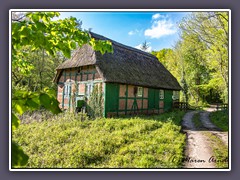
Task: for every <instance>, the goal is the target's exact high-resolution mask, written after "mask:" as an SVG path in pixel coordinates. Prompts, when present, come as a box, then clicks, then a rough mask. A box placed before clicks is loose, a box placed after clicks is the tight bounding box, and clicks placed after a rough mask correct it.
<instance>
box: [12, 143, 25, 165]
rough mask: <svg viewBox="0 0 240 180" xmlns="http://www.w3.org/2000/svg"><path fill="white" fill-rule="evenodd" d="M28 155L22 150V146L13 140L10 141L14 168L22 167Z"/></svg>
mask: <svg viewBox="0 0 240 180" xmlns="http://www.w3.org/2000/svg"><path fill="white" fill-rule="evenodd" d="M28 159H29V157H28V156H27V155H26V154H25V153H24V152H23V150H22V148H21V147H20V146H18V145H17V144H16V143H15V142H12V164H13V166H14V168H21V167H24V166H25V165H26V164H27V162H28Z"/></svg>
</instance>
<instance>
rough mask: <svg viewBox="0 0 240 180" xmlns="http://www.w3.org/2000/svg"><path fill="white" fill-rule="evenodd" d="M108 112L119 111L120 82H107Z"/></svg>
mask: <svg viewBox="0 0 240 180" xmlns="http://www.w3.org/2000/svg"><path fill="white" fill-rule="evenodd" d="M105 90H106V91H105V93H106V99H105V101H106V107H105V108H106V112H117V111H118V105H119V84H114V83H106V89H105Z"/></svg>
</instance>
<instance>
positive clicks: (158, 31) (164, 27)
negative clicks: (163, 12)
mask: <svg viewBox="0 0 240 180" xmlns="http://www.w3.org/2000/svg"><path fill="white" fill-rule="evenodd" d="M176 32H177V29H176V27H175V26H174V24H173V23H172V22H171V21H169V20H168V21H167V20H166V19H163V20H155V21H153V23H152V26H151V28H149V29H146V30H145V32H144V35H145V36H149V37H150V38H157V39H158V38H160V37H162V36H167V35H171V34H174V33H176Z"/></svg>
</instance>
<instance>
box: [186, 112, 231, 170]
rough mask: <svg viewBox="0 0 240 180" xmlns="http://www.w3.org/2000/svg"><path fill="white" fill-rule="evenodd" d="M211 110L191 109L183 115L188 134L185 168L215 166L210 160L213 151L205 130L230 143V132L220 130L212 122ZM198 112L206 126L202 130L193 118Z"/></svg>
mask: <svg viewBox="0 0 240 180" xmlns="http://www.w3.org/2000/svg"><path fill="white" fill-rule="evenodd" d="M210 111H212V109H208V110H207V111H203V112H200V111H191V112H188V113H186V114H185V116H184V117H183V122H182V126H183V130H184V131H185V132H186V136H187V148H186V150H185V155H186V156H185V159H184V168H215V164H214V163H213V162H209V159H210V157H212V156H213V152H212V150H211V146H210V140H209V139H208V137H207V136H205V135H204V132H206V131H207V132H211V133H212V134H214V135H217V136H218V137H220V138H221V139H222V141H223V142H224V143H225V144H226V145H227V144H228V136H227V135H228V134H227V133H225V132H220V131H219V129H218V128H217V127H216V126H215V125H213V124H212V123H211V122H210V120H209V113H210ZM196 113H200V120H201V122H202V124H203V126H204V129H203V130H201V131H200V130H198V129H197V128H196V127H195V126H194V123H193V122H192V118H193V116H194V114H196Z"/></svg>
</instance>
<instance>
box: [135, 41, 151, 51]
mask: <svg viewBox="0 0 240 180" xmlns="http://www.w3.org/2000/svg"><path fill="white" fill-rule="evenodd" d="M150 44H151V43H150V42H148V43H147V45H148V48H147V50H146V52H151V51H152V47H151V46H150ZM141 47H142V44H139V45H137V46H135V48H137V49H140V50H142V49H141Z"/></svg>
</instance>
